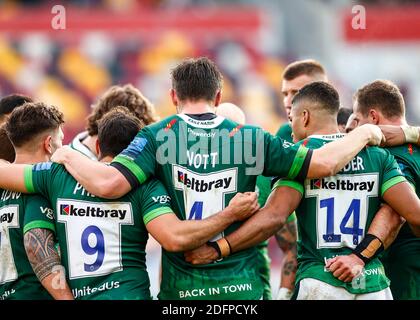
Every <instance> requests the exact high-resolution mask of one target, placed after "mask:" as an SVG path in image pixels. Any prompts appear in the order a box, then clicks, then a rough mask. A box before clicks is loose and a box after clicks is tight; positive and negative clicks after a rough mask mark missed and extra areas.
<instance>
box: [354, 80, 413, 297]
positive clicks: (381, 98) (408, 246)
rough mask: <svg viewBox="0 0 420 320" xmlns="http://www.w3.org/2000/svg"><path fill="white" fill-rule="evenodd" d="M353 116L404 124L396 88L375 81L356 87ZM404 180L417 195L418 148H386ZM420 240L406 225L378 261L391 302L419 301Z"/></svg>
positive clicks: (401, 101)
mask: <svg viewBox="0 0 420 320" xmlns="http://www.w3.org/2000/svg"><path fill="white" fill-rule="evenodd" d="M353 111H354V115H355V120H356V121H357V122H358V124H359V125H362V124H364V123H372V124H376V125H395V126H402V125H407V121H406V119H405V103H404V98H403V96H402V94H401V92H400V90H399V89H398V87H397V86H396V85H394V84H393V83H392V82H389V81H385V80H377V81H374V82H372V83H369V84H367V85H366V86H364V87H362V88H360V89H359V90H358V91H357V92H356V94H355V96H354V110H353ZM388 150H389V152H390V153H391V154H392V155H393V156H394V157H395V159H396V160H397V162H398V164H399V166H400V167H401V170H402V172H403V174H404V176H405V177H406V179H407V180H408V181H409V182H410V183H411V184H412V185H413V186H414V188H415V190H416V192H417V195H420V149H419V148H418V147H417V146H416V145H413V144H404V145H401V146H397V147H391V148H388ZM419 257H420V239H419V238H417V237H416V236H415V235H414V234H413V233H412V231H411V229H410V227H409V225H408V224H405V225H404V226H403V227H402V229H401V230H400V232H399V234H398V236H397V238H396V239H395V241H394V242H393V243H392V245H391V247H390V248H389V249H388V250H386V252H385V254H384V255H383V257H382V258H381V260H382V263H383V264H384V267H385V272H386V274H387V276H388V278H389V279H390V280H391V291H392V295H393V296H394V299H397V300H401V299H412V300H420V259H419Z"/></svg>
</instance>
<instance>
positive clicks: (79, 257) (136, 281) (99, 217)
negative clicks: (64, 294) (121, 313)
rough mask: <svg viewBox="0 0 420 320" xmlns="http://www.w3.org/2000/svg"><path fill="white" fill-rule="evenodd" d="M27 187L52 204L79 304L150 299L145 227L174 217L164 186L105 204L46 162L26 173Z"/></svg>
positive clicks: (64, 260)
mask: <svg viewBox="0 0 420 320" xmlns="http://www.w3.org/2000/svg"><path fill="white" fill-rule="evenodd" d="M25 184H26V186H27V189H28V191H29V192H37V193H40V194H42V195H44V196H45V197H46V198H48V199H49V200H50V202H51V203H52V204H53V207H54V217H55V222H56V232H57V236H58V240H59V244H60V250H61V257H62V263H63V265H64V267H65V269H66V270H67V279H68V281H69V285H70V287H71V289H72V292H73V295H74V297H75V298H76V299H101V300H104V299H112V300H126V299H127V300H128V299H130V300H134V299H150V298H151V297H150V291H149V287H150V282H149V277H148V274H147V271H146V264H145V255H146V254H145V247H146V242H147V239H148V232H147V229H146V227H145V225H146V224H147V223H148V222H150V221H151V220H152V219H154V218H156V217H158V216H160V215H162V214H167V213H172V209H171V208H170V207H169V202H170V198H169V196H168V195H167V193H166V190H165V188H164V187H163V185H162V184H161V183H160V182H159V181H157V180H154V179H153V180H150V181H148V182H146V183H145V184H143V185H142V186H141V187H139V188H137V189H135V190H133V191H131V192H130V193H128V194H127V195H125V196H124V197H122V198H120V199H117V200H105V199H101V198H98V197H95V196H93V195H91V194H90V193H88V192H87V191H86V190H85V189H84V188H83V187H82V186H81V185H80V184H79V183H77V181H76V180H74V178H73V177H72V176H71V175H70V174H69V173H68V172H67V171H66V170H65V168H64V167H63V166H61V165H58V164H53V163H50V162H46V163H40V164H37V165H34V166H28V167H27V168H26V169H25Z"/></svg>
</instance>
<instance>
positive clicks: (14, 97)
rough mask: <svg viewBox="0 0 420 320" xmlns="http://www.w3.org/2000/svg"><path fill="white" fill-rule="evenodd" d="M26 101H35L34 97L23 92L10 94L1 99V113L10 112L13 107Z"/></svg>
mask: <svg viewBox="0 0 420 320" xmlns="http://www.w3.org/2000/svg"><path fill="white" fill-rule="evenodd" d="M26 102H33V100H32V98H30V97H28V96H24V95H23V94H18V93H14V94H10V95H8V96H5V97H3V98H2V99H1V100H0V115H3V114H9V113H11V112H12V111H13V109H15V108H17V107H19V106H21V105H23V104H24V103H26Z"/></svg>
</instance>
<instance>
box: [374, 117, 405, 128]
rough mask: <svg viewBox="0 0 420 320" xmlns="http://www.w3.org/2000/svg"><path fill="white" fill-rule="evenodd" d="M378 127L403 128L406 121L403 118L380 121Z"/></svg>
mask: <svg viewBox="0 0 420 320" xmlns="http://www.w3.org/2000/svg"><path fill="white" fill-rule="evenodd" d="M378 124H379V125H384V126H387V125H390V126H403V125H406V124H407V121H406V120H405V119H404V118H396V119H385V118H384V119H381V121H380V123H378Z"/></svg>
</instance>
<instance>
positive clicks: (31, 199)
mask: <svg viewBox="0 0 420 320" xmlns="http://www.w3.org/2000/svg"><path fill="white" fill-rule="evenodd" d="M22 200H23V201H24V203H25V206H29V205H35V206H39V207H43V208H45V209H46V208H50V207H51V204H50V202H49V201H48V200H47V199H46V198H45V197H43V196H42V195H40V194H22Z"/></svg>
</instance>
